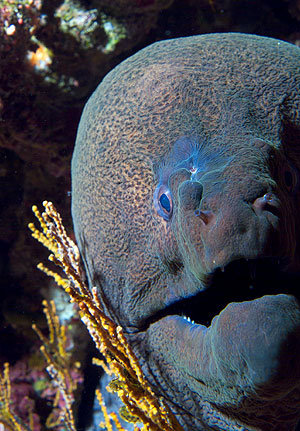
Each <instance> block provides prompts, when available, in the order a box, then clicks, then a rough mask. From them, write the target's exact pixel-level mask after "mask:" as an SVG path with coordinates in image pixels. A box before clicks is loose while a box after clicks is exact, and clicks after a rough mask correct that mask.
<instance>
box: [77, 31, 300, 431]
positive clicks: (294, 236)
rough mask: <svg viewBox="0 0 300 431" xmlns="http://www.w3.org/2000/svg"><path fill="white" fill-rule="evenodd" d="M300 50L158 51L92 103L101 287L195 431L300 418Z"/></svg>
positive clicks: (226, 40) (231, 39) (93, 226)
mask: <svg viewBox="0 0 300 431" xmlns="http://www.w3.org/2000/svg"><path fill="white" fill-rule="evenodd" d="M299 70H300V49H299V48H298V47H296V46H293V45H290V44H287V43H284V42H281V41H277V40H274V39H269V38H263V37H258V36H251V35H242V34H215V35H203V36H195V37H191V38H184V39H176V40H168V41H164V42H159V43H156V44H154V45H151V46H150V47H148V48H146V49H144V50H142V51H140V52H139V53H137V54H135V55H134V56H132V57H130V58H129V59H127V60H126V61H124V62H123V63H121V64H120V65H119V66H117V67H116V68H115V69H114V70H112V71H111V72H110V73H109V74H108V75H107V77H106V78H105V79H104V80H103V82H102V83H101V84H100V85H99V87H98V88H97V89H96V91H95V93H94V94H93V95H92V96H91V98H90V100H89V101H88V103H87V105H86V107H85V109H84V112H83V115H82V119H81V122H80V126H79V129H78V135H77V140H76V146H75V150H74V154H73V160H72V216H73V221H74V229H75V235H76V239H77V242H78V245H79V248H80V252H81V256H82V259H83V261H84V265H85V269H86V273H87V277H88V281H89V284H90V286H96V287H97V288H98V290H99V293H100V297H101V301H102V305H103V307H104V309H105V311H106V312H107V313H108V314H109V315H110V316H111V317H112V318H113V319H115V321H116V322H117V323H119V324H121V325H122V326H123V328H124V331H125V333H126V336H127V337H128V340H129V342H130V343H131V345H132V347H133V349H134V352H135V354H136V355H137V357H138V359H139V361H140V363H141V365H142V368H143V371H144V373H145V376H146V377H147V379H148V381H149V383H150V384H151V386H152V387H153V389H154V391H155V392H156V393H157V394H158V395H159V396H162V397H164V399H165V400H166V402H168V403H169V404H170V407H171V409H172V410H173V411H174V412H175V414H176V415H177V417H178V419H179V421H180V423H181V424H182V426H183V429H184V430H186V431H188V430H191V429H193V430H197V431H198V430H199V431H202V430H209V431H213V430H214V431H216V430H228V431H235V430H241V429H242V430H245V431H247V430H248V431H249V430H260V431H291V430H293V429H295V427H296V424H297V421H298V419H299V412H300V307H299V303H298V298H299V270H300V265H299V262H300V261H299V257H300V252H299V244H300V238H299V235H300V231H299V230H300V229H299V228H300V223H299V203H300V197H299V172H300V120H299V111H300V93H299V88H300V75H299Z"/></svg>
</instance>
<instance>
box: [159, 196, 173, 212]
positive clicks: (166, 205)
mask: <svg viewBox="0 0 300 431" xmlns="http://www.w3.org/2000/svg"><path fill="white" fill-rule="evenodd" d="M159 202H160V206H161V207H162V208H163V209H164V210H165V211H166V212H167V213H168V214H169V213H170V211H171V201H170V199H169V198H168V196H167V195H166V194H165V193H163V194H162V195H161V196H160V198H159Z"/></svg>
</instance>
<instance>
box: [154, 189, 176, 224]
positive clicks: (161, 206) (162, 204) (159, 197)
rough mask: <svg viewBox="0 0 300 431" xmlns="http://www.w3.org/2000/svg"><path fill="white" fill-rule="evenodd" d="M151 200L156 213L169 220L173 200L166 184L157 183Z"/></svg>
mask: <svg viewBox="0 0 300 431" xmlns="http://www.w3.org/2000/svg"><path fill="white" fill-rule="evenodd" d="M153 202H154V206H155V209H156V211H157V213H158V214H159V215H160V216H161V217H163V218H164V219H165V220H166V221H169V220H170V219H171V216H172V211H173V201H172V195H171V191H170V190H169V188H168V187H167V186H166V185H164V184H159V186H158V187H157V188H156V190H155V192H154V196H153Z"/></svg>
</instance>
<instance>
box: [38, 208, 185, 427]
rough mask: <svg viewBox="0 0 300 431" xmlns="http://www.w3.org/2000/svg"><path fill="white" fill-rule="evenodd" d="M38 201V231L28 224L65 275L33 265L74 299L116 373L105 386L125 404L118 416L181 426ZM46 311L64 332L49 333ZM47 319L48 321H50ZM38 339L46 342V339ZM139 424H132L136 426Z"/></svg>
mask: <svg viewBox="0 0 300 431" xmlns="http://www.w3.org/2000/svg"><path fill="white" fill-rule="evenodd" d="M43 205H44V207H45V212H43V213H42V214H40V212H39V211H38V209H37V207H35V206H34V207H33V211H34V213H35V215H36V217H37V219H38V220H39V222H40V225H41V228H42V231H39V230H38V229H36V228H35V226H34V225H33V224H30V225H29V228H30V229H31V231H32V234H33V236H34V238H36V239H37V240H38V241H40V242H41V243H42V244H44V245H45V246H46V247H47V248H48V249H49V250H50V251H51V255H50V256H49V259H50V260H51V261H52V262H54V263H55V264H56V265H58V266H59V267H61V268H62V269H63V271H64V273H65V274H66V276H67V279H65V278H63V277H62V276H60V275H58V274H57V273H55V272H54V271H51V270H49V269H48V268H46V267H45V266H43V265H41V264H39V266H38V267H39V269H41V270H42V271H44V272H45V273H46V274H48V275H50V276H52V277H54V278H55V280H56V281H57V282H58V284H60V285H61V286H62V287H64V289H65V290H66V292H68V293H69V295H70V298H71V302H75V303H77V304H78V306H79V309H80V314H81V318H82V321H83V322H84V323H85V325H86V326H87V328H88V330H89V332H90V334H91V336H92V338H93V339H94V341H95V344H96V346H97V348H98V350H99V351H100V352H101V353H102V354H103V356H104V357H105V359H106V363H107V366H105V369H106V371H108V373H109V374H110V375H115V376H116V378H115V379H113V380H112V382H111V383H110V385H109V390H111V391H115V392H117V394H118V395H119V397H120V398H121V400H122V401H123V403H124V408H123V409H122V410H121V416H122V417H123V418H125V419H126V420H128V421H130V422H142V423H143V427H142V430H143V431H148V430H149V431H160V430H161V431H180V430H181V427H180V425H179V423H178V421H177V419H176V417H175V416H174V414H173V413H172V412H171V410H170V409H169V407H168V406H167V405H166V404H165V403H164V401H163V400H162V399H161V398H159V397H157V396H156V395H155V394H154V392H153V391H152V389H151V387H150V386H149V384H148V382H147V381H146V379H145V377H144V375H143V372H142V369H141V367H140V365H139V362H138V360H137V358H136V356H135V354H134V353H133V351H132V349H131V347H130V345H129V344H128V342H127V339H126V337H125V335H124V333H123V330H122V328H121V327H120V326H117V325H116V324H115V323H114V322H113V321H112V320H111V319H110V318H109V317H108V316H106V315H105V314H104V312H103V309H102V306H101V302H100V298H99V296H98V292H97V290H96V288H93V289H91V290H90V289H89V288H88V287H87V285H86V284H85V282H84V279H83V276H82V273H81V270H80V256H79V251H78V248H77V246H76V244H75V243H74V242H73V241H72V240H71V239H70V238H69V237H68V236H67V234H66V231H65V229H64V227H63V224H62V220H61V217H60V215H59V214H58V212H57V211H56V209H55V208H54V206H53V204H52V203H50V202H44V203H43ZM48 310H49V309H48ZM52 312H53V313H52ZM51 313H52V314H51V315H50V311H48V314H49V316H48V321H49V320H50V324H51V325H52V327H53V330H52V332H53V335H52V337H54V336H58V337H60V336H62V335H63V334H54V332H55V325H56V323H55V316H54V310H52V311H51ZM52 320H53V323H51V321H52ZM50 338H51V334H50ZM43 343H44V345H46V344H45V340H43ZM46 358H47V360H48V364H49V366H51V364H52V365H53V364H54V363H55V360H54V359H53V357H51V356H49V357H47V356H46ZM54 368H55V366H54ZM54 378H55V376H54ZM97 396H98V399H99V402H100V403H101V405H102V410H103V414H104V417H105V422H106V423H105V426H106V428H107V430H111V429H112V422H111V421H113V423H114V424H115V425H116V427H117V429H119V430H123V428H122V426H121V425H120V423H119V421H118V419H117V417H116V415H115V414H111V415H108V413H107V412H106V409H105V406H104V403H103V401H102V396H101V394H100V392H98V394H97ZM139 429H140V428H138V426H137V425H135V430H136V431H138V430H139ZM123 431H125V430H123Z"/></svg>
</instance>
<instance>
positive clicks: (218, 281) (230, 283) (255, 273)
mask: <svg viewBox="0 0 300 431" xmlns="http://www.w3.org/2000/svg"><path fill="white" fill-rule="evenodd" d="M288 263H289V262H288V259H286V258H281V259H278V258H260V259H253V260H249V259H239V260H235V261H233V262H231V263H229V264H228V265H226V266H225V267H224V268H222V269H221V268H217V269H216V270H215V271H214V272H213V273H212V274H211V277H210V281H209V282H208V286H207V288H206V290H204V291H201V292H198V293H197V294H195V295H193V296H191V297H188V298H184V299H179V300H178V301H175V302H174V303H172V304H171V305H168V306H166V307H165V308H164V309H162V310H160V311H158V312H157V313H155V314H154V315H152V316H151V317H150V318H148V319H147V322H146V325H145V326H149V324H151V323H153V322H155V321H158V320H160V319H162V318H163V317H166V316H170V315H177V316H181V317H183V318H184V319H186V320H187V321H189V322H191V323H193V324H200V325H204V326H207V327H208V326H209V325H210V324H211V321H212V319H213V318H214V317H215V316H216V315H218V314H219V313H221V311H222V310H223V309H224V308H225V307H226V306H227V305H228V304H230V303H231V302H243V301H251V300H254V299H257V298H260V297H262V296H264V295H278V294H288V295H293V296H294V297H296V298H297V300H298V301H299V299H300V295H299V286H300V280H299V274H298V273H289V272H287V271H286V270H285V269H286V267H287V265H288Z"/></svg>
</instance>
